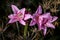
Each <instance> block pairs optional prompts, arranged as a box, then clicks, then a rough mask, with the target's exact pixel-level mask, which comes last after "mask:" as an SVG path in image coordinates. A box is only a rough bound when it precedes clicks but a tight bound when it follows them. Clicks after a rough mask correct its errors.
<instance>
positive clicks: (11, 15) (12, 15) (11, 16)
mask: <svg viewBox="0 0 60 40" xmlns="http://www.w3.org/2000/svg"><path fill="white" fill-rule="evenodd" d="M15 15H16V14H10V15H9V16H8V18H10V19H11V18H14V16H15Z"/></svg>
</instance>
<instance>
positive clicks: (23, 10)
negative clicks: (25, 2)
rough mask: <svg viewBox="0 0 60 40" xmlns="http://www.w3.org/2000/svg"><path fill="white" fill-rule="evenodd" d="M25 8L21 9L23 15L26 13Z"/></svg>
mask: <svg viewBox="0 0 60 40" xmlns="http://www.w3.org/2000/svg"><path fill="white" fill-rule="evenodd" d="M25 10H26V9H25V8H22V9H21V10H20V12H21V13H22V14H23V16H24V14H25Z"/></svg>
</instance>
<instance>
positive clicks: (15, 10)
mask: <svg viewBox="0 0 60 40" xmlns="http://www.w3.org/2000/svg"><path fill="white" fill-rule="evenodd" d="M11 7H12V10H13V12H14V13H17V12H18V11H19V9H18V8H17V7H16V6H15V5H11Z"/></svg>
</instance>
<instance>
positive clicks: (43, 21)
mask: <svg viewBox="0 0 60 40" xmlns="http://www.w3.org/2000/svg"><path fill="white" fill-rule="evenodd" d="M57 18H58V17H56V16H51V15H50V13H49V12H48V13H44V14H42V8H41V6H40V5H39V7H38V8H37V10H36V12H35V14H33V17H32V21H31V23H30V26H33V25H35V24H37V25H38V29H39V30H43V34H44V35H46V32H47V27H48V28H53V29H55V26H54V25H53V24H52V22H54V21H55V20H57Z"/></svg>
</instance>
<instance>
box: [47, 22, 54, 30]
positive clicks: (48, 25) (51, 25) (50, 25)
mask: <svg viewBox="0 0 60 40" xmlns="http://www.w3.org/2000/svg"><path fill="white" fill-rule="evenodd" d="M46 26H47V27H49V28H53V29H55V26H54V25H53V24H51V23H46Z"/></svg>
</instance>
